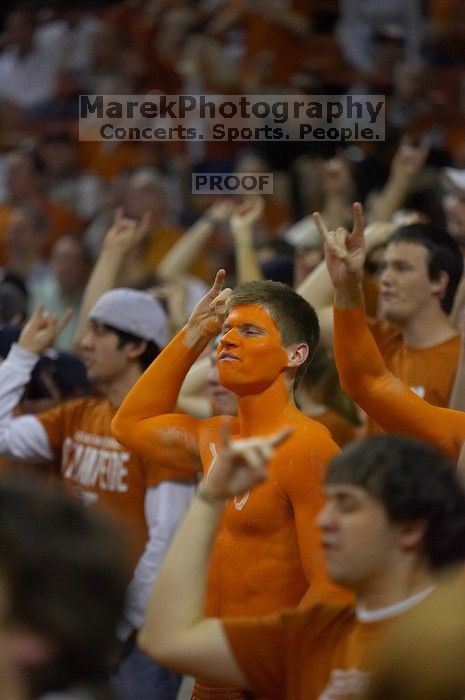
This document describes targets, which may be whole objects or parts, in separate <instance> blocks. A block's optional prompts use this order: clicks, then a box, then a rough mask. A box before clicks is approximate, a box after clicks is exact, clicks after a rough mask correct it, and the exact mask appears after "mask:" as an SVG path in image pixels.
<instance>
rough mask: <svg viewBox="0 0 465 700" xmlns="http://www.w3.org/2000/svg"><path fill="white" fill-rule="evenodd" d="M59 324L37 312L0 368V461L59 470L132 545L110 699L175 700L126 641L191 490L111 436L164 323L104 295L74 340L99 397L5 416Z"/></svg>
mask: <svg viewBox="0 0 465 700" xmlns="http://www.w3.org/2000/svg"><path fill="white" fill-rule="evenodd" d="M66 321H67V317H66V316H65V317H64V318H63V319H58V318H57V317H56V316H53V315H52V314H48V313H44V312H43V310H42V309H41V308H38V309H37V310H36V311H35V312H34V314H33V315H32V316H31V318H30V320H29V321H28V323H27V324H26V325H25V326H24V328H23V330H22V332H21V335H20V338H19V341H18V343H17V344H15V345H13V346H12V348H11V350H10V353H9V354H8V357H7V358H6V360H5V361H4V362H3V363H2V364H1V365H0V406H1V409H0V453H1V454H4V455H12V456H14V457H16V458H19V459H31V458H32V459H34V460H36V461H37V460H43V461H50V460H57V461H59V463H60V471H61V478H62V480H63V482H64V484H65V485H66V487H67V488H69V489H71V490H72V491H73V492H75V493H76V494H78V495H79V496H80V497H82V498H83V499H84V501H85V502H86V503H88V504H92V505H94V504H95V505H96V506H97V507H99V508H101V509H104V510H105V511H107V512H109V513H110V514H113V516H115V518H116V519H117V520H118V521H119V522H121V524H122V525H123V527H124V530H125V533H126V534H127V536H128V538H129V541H130V544H131V546H132V552H133V561H132V562H131V566H132V567H133V568H134V573H133V578H132V581H131V583H130V586H129V589H128V601H127V606H126V613H125V619H124V621H123V623H122V625H121V629H120V636H121V638H122V639H123V640H125V641H126V645H125V653H124V654H123V657H122V659H121V661H120V663H119V666H118V668H117V670H116V672H115V674H114V678H113V680H114V686H115V690H116V691H117V692H118V697H121V698H122V699H124V700H126V698H127V699H128V700H129V698H131V700H132V698H138V699H141V700H143V699H144V698H151V700H152V699H153V698H155V697H156V698H157V699H159V700H174V698H175V697H176V692H177V689H178V686H179V682H180V677H179V676H178V675H177V674H175V673H173V672H171V671H168V670H167V669H164V668H163V667H161V666H158V665H157V664H154V663H153V662H152V661H150V660H148V659H147V658H146V657H144V656H143V655H142V652H140V651H138V650H137V647H136V646H135V632H136V631H137V629H138V628H139V626H140V624H141V622H142V619H143V615H144V611H145V607H146V603H147V600H148V597H149V595H150V590H151V587H152V584H153V580H154V577H155V575H156V573H157V569H158V566H159V564H160V561H161V559H162V557H163V554H164V552H165V550H166V548H167V546H168V544H169V541H170V539H171V536H172V534H173V532H174V530H175V528H176V526H177V523H178V521H179V519H180V518H181V516H182V514H183V512H184V510H185V508H186V506H187V505H188V503H189V501H190V498H191V496H192V493H193V485H192V483H189V481H188V479H189V477H187V478H186V475H185V474H183V473H182V472H176V471H174V470H167V469H164V470H160V469H159V468H158V467H157V465H155V464H153V463H151V462H150V461H149V460H144V459H140V458H139V457H137V456H135V455H134V454H133V453H131V452H130V451H129V450H127V449H125V448H123V447H122V446H121V445H120V444H119V443H118V442H117V441H116V440H115V438H113V437H112V435H111V431H110V423H111V420H112V418H113V416H114V414H115V413H116V410H117V408H118V406H119V405H120V403H121V401H122V400H123V398H124V397H125V395H126V394H127V392H128V391H129V389H130V388H131V386H132V385H133V384H134V382H136V381H137V379H138V378H139V377H140V376H141V374H142V372H143V371H144V369H145V368H146V367H147V366H148V365H149V364H150V362H151V361H152V360H153V359H154V358H155V357H156V355H157V354H158V353H159V351H160V349H161V348H162V347H163V346H164V345H165V344H166V342H167V340H168V328H167V322H166V318H165V314H164V312H163V309H162V307H161V306H160V304H159V303H158V302H157V301H155V300H154V299H153V298H152V297H151V296H150V295H149V294H147V293H145V292H140V291H136V290H134V289H125V288H120V289H113V290H111V291H109V292H106V293H105V294H103V295H102V296H101V297H100V299H99V300H98V301H97V303H96V304H95V305H94V306H93V307H92V309H91V310H90V313H89V314H88V320H87V326H86V329H85V332H84V335H83V336H82V339H81V350H82V358H83V360H84V362H85V365H86V369H87V374H88V378H89V380H90V381H91V382H92V384H93V385H94V386H95V387H96V388H97V389H98V390H99V393H100V396H99V397H97V398H94V397H83V398H78V399H74V400H72V401H67V402H65V403H62V404H60V405H58V406H57V407H56V408H53V409H51V410H48V411H45V412H42V413H39V414H37V415H23V416H19V417H13V411H14V409H15V407H16V406H17V405H18V403H19V401H20V398H21V395H22V391H23V388H24V386H25V385H26V384H27V382H28V381H29V378H30V375H31V371H32V369H33V367H34V366H35V364H36V363H37V361H38V359H39V357H40V354H41V353H42V352H43V351H44V350H45V349H46V348H47V347H49V346H50V345H51V344H52V343H53V341H54V340H55V338H56V336H57V335H58V333H59V332H60V331H61V330H62V328H63V326H64V324H65V323H66ZM57 526H58V524H57Z"/></svg>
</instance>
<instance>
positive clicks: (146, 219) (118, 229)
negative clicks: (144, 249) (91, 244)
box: [103, 209, 151, 253]
mask: <svg viewBox="0 0 465 700" xmlns="http://www.w3.org/2000/svg"><path fill="white" fill-rule="evenodd" d="M150 223H151V216H150V213H149V212H146V213H145V214H144V216H143V217H142V219H141V220H140V221H136V220H135V219H129V218H128V217H126V216H124V215H123V210H122V209H117V210H116V212H115V216H114V219H113V223H112V225H111V227H110V229H109V230H108V232H107V234H106V236H105V240H104V243H103V245H104V247H105V248H106V249H111V250H117V251H119V252H121V253H127V252H129V251H130V250H131V248H134V247H135V246H136V245H138V244H139V243H141V242H142V240H143V239H144V238H145V236H146V235H147V233H148V232H149V230H150Z"/></svg>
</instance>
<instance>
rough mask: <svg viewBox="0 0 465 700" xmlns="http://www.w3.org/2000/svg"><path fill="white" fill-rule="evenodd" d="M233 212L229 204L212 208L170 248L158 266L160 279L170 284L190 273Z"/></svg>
mask: <svg viewBox="0 0 465 700" xmlns="http://www.w3.org/2000/svg"><path fill="white" fill-rule="evenodd" d="M230 211H231V205H230V204H229V202H219V203H218V204H214V205H213V206H211V207H210V208H209V209H208V210H207V211H206V212H205V214H203V215H202V216H201V217H200V218H199V219H198V220H197V221H196V222H195V224H193V225H192V226H191V227H190V228H189V229H188V230H187V231H186V232H185V233H184V234H183V235H182V236H181V238H179V239H178V240H177V241H176V243H175V244H174V245H173V246H172V248H170V250H169V251H168V253H167V254H166V255H165V257H164V258H163V259H162V260H160V262H159V263H158V265H157V268H156V270H155V271H156V273H157V276H158V277H160V279H162V280H164V281H166V282H170V281H176V280H178V279H179V276H180V275H183V274H185V273H187V272H188V271H189V268H190V266H191V265H192V263H193V262H194V260H195V258H196V256H197V255H198V254H199V253H200V251H201V250H202V248H203V247H204V246H205V245H206V243H207V242H208V239H209V238H210V236H211V235H212V233H213V232H214V230H215V228H216V226H217V224H219V223H221V222H222V221H224V220H225V219H226V218H227V217H228V215H229V213H230Z"/></svg>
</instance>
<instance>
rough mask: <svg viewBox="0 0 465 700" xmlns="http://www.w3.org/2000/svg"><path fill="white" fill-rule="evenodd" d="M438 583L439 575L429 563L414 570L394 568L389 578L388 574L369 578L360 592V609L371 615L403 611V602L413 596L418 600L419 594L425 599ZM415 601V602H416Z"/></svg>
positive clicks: (380, 615)
mask: <svg viewBox="0 0 465 700" xmlns="http://www.w3.org/2000/svg"><path fill="white" fill-rule="evenodd" d="M435 585H436V577H435V576H434V574H433V572H432V571H430V570H429V568H427V567H426V566H419V567H418V568H415V569H414V570H409V569H406V570H405V571H399V569H397V568H396V570H395V571H394V569H393V571H392V576H390V577H389V576H388V577H386V575H385V574H384V575H383V576H381V577H380V578H379V580H372V581H369V582H368V583H367V584H366V585H364V586H363V587H362V589H361V590H358V591H357V592H356V593H357V606H356V607H357V610H358V611H362V615H360V614H359V617H362V618H363V613H366V614H367V617H370V616H371V617H373V618H376V617H379V618H380V619H381V618H382V617H383V613H386V614H385V615H384V617H389V611H390V610H393V611H394V612H395V611H396V609H397V610H398V612H399V613H400V612H401V611H402V609H403V607H405V606H404V605H403V603H405V602H407V603H408V602H409V601H410V599H412V601H413V602H415V600H416V596H418V598H421V597H422V596H421V594H422V593H423V592H425V591H429V590H430V589H431V587H434V586H435ZM413 602H412V604H413Z"/></svg>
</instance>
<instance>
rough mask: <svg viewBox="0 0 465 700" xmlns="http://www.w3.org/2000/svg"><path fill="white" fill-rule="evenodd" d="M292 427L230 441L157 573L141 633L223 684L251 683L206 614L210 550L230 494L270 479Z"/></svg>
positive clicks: (156, 648) (176, 662) (161, 653)
mask: <svg viewBox="0 0 465 700" xmlns="http://www.w3.org/2000/svg"><path fill="white" fill-rule="evenodd" d="M288 434H289V432H288V431H282V432H280V433H278V434H276V435H273V436H268V437H265V438H249V439H244V440H237V441H234V442H232V443H231V444H230V445H229V444H225V445H224V447H223V449H222V450H221V451H220V453H219V455H218V459H217V461H216V463H215V465H214V467H212V468H211V469H210V470H209V473H208V476H207V477H206V478H205V480H204V481H203V482H202V484H201V485H200V487H199V490H198V491H197V495H196V497H195V498H194V502H193V503H192V505H191V507H190V509H189V511H188V514H187V516H186V518H185V520H184V522H183V524H182V525H181V527H180V529H179V530H178V533H177V535H176V537H175V539H174V541H173V543H172V545H171V547H170V549H169V551H168V554H167V556H166V558H165V560H164V562H163V565H162V567H161V570H160V572H159V575H158V579H157V583H156V585H155V589H154V591H153V594H152V599H151V602H150V604H149V608H148V611H147V615H146V619H145V624H144V626H143V628H142V630H141V632H140V634H139V644H140V645H141V647H142V648H143V649H144V651H145V652H146V653H147V654H149V655H151V656H154V657H155V658H156V659H158V661H160V662H161V663H162V664H164V665H167V666H171V667H173V668H175V669H178V670H179V671H181V672H183V673H189V674H191V675H194V676H200V677H202V678H204V679H206V680H209V681H210V682H213V683H218V684H219V685H229V686H235V687H239V688H247V687H248V681H247V679H246V677H245V676H244V674H243V673H242V671H241V669H240V667H239V666H238V664H237V662H236V660H235V658H234V656H233V654H232V652H231V649H230V647H229V644H228V642H227V639H226V636H225V633H224V631H223V625H222V623H221V621H220V620H219V619H217V618H204V616H203V609H204V592H205V580H206V572H207V568H208V562H209V557H210V551H211V548H212V545H213V541H214V538H215V533H216V529H217V526H218V523H219V520H220V518H221V515H222V512H223V507H224V505H225V503H226V499H228V498H230V497H232V496H235V495H239V494H243V493H244V492H245V491H247V490H249V489H251V488H253V487H254V486H255V485H257V484H259V483H261V482H262V481H263V480H264V479H265V478H266V464H267V462H268V461H269V460H270V458H271V457H272V456H273V455H274V453H275V450H276V449H278V446H279V445H280V444H281V442H283V441H284V440H285V439H286V438H287V436H288Z"/></svg>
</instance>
